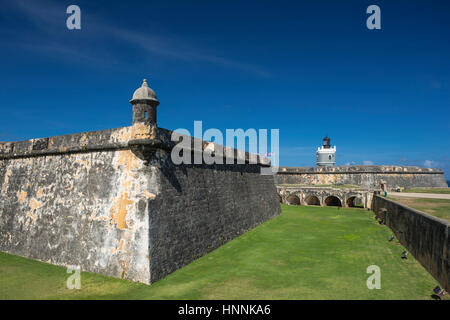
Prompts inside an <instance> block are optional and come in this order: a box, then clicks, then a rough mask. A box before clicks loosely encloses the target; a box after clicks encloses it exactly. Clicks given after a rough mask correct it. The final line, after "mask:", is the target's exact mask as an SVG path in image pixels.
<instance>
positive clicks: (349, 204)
mask: <svg viewBox="0 0 450 320" xmlns="http://www.w3.org/2000/svg"><path fill="white" fill-rule="evenodd" d="M356 198H357V196H350V197H348V198H347V201H346V204H347V207H350V208H351V207H355V206H356V203H355V200H356Z"/></svg>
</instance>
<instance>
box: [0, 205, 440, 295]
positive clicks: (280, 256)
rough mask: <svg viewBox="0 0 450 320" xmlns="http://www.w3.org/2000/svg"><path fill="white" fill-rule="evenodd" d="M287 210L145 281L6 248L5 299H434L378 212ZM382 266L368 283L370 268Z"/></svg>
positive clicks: (1, 270) (0, 261)
mask: <svg viewBox="0 0 450 320" xmlns="http://www.w3.org/2000/svg"><path fill="white" fill-rule="evenodd" d="M282 208H283V213H282V215H281V216H279V217H276V218H274V219H272V220H270V221H268V222H266V223H264V224H263V225H260V226H259V227H257V228H255V229H253V230H251V231H249V232H247V233H246V234H244V235H242V236H240V237H239V238H237V239H235V240H233V241H231V242H228V243H226V244H225V245H223V246H222V247H220V248H218V249H217V250H215V251H213V252H211V253H210V254H208V255H206V256H204V257H202V258H200V259H198V260H196V261H195V262H193V263H191V264H189V265H188V266H186V267H184V268H182V269H180V270H178V271H176V272H174V273H172V274H171V275H169V276H167V277H166V278H165V279H163V280H161V281H159V282H157V283H155V284H153V285H151V286H147V285H144V284H139V283H132V282H128V281H124V280H119V279H113V278H110V277H105V276H100V275H96V274H91V273H82V277H81V289H80V290H68V289H66V279H67V277H68V276H69V275H68V274H67V273H66V270H65V268H62V267H56V266H53V265H49V264H45V263H41V262H36V261H33V260H29V259H24V258H21V257H17V256H12V255H7V254H4V253H0V299H431V293H432V289H433V288H434V286H436V285H437V283H436V281H434V279H433V278H432V277H431V276H430V275H429V274H428V273H427V272H426V271H425V270H424V269H423V268H422V266H420V265H419V263H418V262H417V261H415V260H414V258H413V257H410V258H408V259H407V260H402V259H401V258H400V255H401V252H402V251H403V250H404V249H403V248H402V246H401V245H399V243H398V242H397V241H395V240H394V241H393V242H389V241H388V237H389V235H390V234H391V233H390V231H389V229H388V228H387V227H386V226H382V225H379V224H378V223H377V222H376V221H375V219H374V217H373V212H371V211H367V210H363V209H354V208H348V209H343V208H341V209H339V210H338V209H337V208H335V207H326V208H320V207H302V206H286V205H283V206H282ZM372 264H375V265H377V266H379V267H380V268H381V289H380V290H369V289H367V287H366V280H367V278H368V277H369V274H367V273H366V268H367V267H368V266H370V265H372Z"/></svg>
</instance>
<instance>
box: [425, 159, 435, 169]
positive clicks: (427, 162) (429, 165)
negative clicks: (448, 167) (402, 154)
mask: <svg viewBox="0 0 450 320" xmlns="http://www.w3.org/2000/svg"><path fill="white" fill-rule="evenodd" d="M423 165H424V166H425V167H427V168H432V167H435V166H436V165H437V162H436V161H433V160H425V161H424V162H423Z"/></svg>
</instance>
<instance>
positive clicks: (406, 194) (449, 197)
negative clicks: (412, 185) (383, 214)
mask: <svg viewBox="0 0 450 320" xmlns="http://www.w3.org/2000/svg"><path fill="white" fill-rule="evenodd" d="M389 196H392V197H408V198H431V199H446V200H450V194H441V193H409V192H388V197H389Z"/></svg>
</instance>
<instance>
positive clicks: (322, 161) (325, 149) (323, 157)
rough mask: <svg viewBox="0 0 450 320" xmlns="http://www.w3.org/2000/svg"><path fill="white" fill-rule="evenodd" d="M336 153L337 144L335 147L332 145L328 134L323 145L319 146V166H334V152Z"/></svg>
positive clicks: (317, 163)
mask: <svg viewBox="0 0 450 320" xmlns="http://www.w3.org/2000/svg"><path fill="white" fill-rule="evenodd" d="M335 153H336V146H334V147H333V148H332V147H331V145H330V138H328V136H326V137H325V138H323V145H322V146H321V147H320V148H317V152H316V159H317V162H316V165H317V166H318V167H332V166H334V164H335V162H336V161H335V158H334V154H335Z"/></svg>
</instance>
